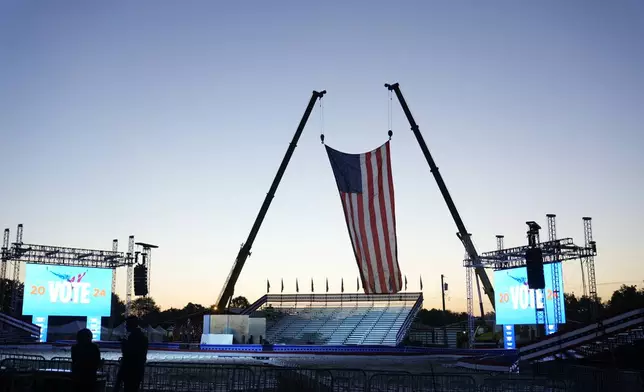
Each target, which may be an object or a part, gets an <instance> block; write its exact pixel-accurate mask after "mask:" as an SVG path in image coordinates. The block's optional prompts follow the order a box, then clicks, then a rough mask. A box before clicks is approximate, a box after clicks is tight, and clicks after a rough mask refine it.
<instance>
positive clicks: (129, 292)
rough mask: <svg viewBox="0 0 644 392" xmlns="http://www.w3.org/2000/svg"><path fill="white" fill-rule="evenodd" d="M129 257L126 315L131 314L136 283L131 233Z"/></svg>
mask: <svg viewBox="0 0 644 392" xmlns="http://www.w3.org/2000/svg"><path fill="white" fill-rule="evenodd" d="M127 259H128V260H130V262H129V263H128V264H127V270H126V274H127V278H126V279H125V286H126V287H125V316H126V317H127V316H129V315H130V307H131V306H132V286H133V284H134V260H135V254H134V236H133V235H131V236H130V237H129V238H128V242H127Z"/></svg>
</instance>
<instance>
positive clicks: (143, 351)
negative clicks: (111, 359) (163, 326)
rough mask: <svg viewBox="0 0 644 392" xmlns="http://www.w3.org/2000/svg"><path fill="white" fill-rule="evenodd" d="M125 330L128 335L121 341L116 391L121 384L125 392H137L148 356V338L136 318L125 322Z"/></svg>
mask: <svg viewBox="0 0 644 392" xmlns="http://www.w3.org/2000/svg"><path fill="white" fill-rule="evenodd" d="M125 328H126V329H127V331H128V332H129V335H128V336H127V338H125V339H123V340H122V341H121V353H122V356H121V367H120V368H119V374H118V381H117V388H116V390H118V389H119V387H120V384H121V382H123V390H124V391H125V392H138V390H139V388H140V387H141V382H142V381H143V373H144V371H145V362H146V361H147V356H148V338H147V336H145V334H144V333H143V331H142V330H141V328H139V319H138V318H137V317H136V316H130V317H128V318H127V319H126V320H125Z"/></svg>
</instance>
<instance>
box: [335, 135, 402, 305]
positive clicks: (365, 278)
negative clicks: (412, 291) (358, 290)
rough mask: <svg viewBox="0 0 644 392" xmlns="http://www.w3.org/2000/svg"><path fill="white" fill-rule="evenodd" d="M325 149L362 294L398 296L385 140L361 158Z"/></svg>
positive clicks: (391, 188) (398, 275) (391, 190)
mask: <svg viewBox="0 0 644 392" xmlns="http://www.w3.org/2000/svg"><path fill="white" fill-rule="evenodd" d="M325 147H326V151H327V154H328V156H329V160H330V161H331V168H332V169H333V174H334V176H335V181H336V184H337V186H338V191H339V192H340V199H341V200H342V208H343V209H344V217H345V221H346V224H347V228H348V229H349V236H350V238H351V244H352V245H353V252H354V255H355V258H356V262H357V263H358V269H359V270H360V279H361V280H362V288H363V289H364V292H365V293H367V294H373V293H397V292H399V291H400V290H401V289H402V278H401V273H400V268H399V266H398V250H397V240H396V210H395V207H394V184H393V178H392V174H391V155H390V142H386V143H385V144H383V145H382V146H380V147H378V148H377V149H375V150H373V151H369V152H366V153H362V154H347V153H344V152H340V151H337V150H334V149H333V148H331V147H329V146H325Z"/></svg>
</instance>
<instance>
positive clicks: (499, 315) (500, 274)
mask: <svg viewBox="0 0 644 392" xmlns="http://www.w3.org/2000/svg"><path fill="white" fill-rule="evenodd" d="M553 268H556V269H557V271H559V293H560V294H559V295H555V294H554V293H553V290H552V286H553V284H552V283H553V282H552V275H553V273H552V270H553ZM543 274H544V277H545V280H546V288H545V289H544V290H543V291H542V290H538V291H537V297H536V303H537V304H539V308H542V307H543V305H544V303H545V308H546V312H545V315H546V317H547V322H546V324H554V322H555V313H554V312H555V306H554V304H555V302H554V301H558V302H559V308H560V309H561V324H564V323H565V322H566V312H565V303H564V297H563V290H564V287H563V273H562V270H561V263H560V262H558V263H552V264H545V265H544V266H543ZM494 286H495V287H494V291H495V294H496V298H495V306H496V323H497V324H505V325H511V324H536V311H535V293H534V292H535V290H530V289H528V273H527V270H526V267H520V268H512V269H507V270H500V271H494Z"/></svg>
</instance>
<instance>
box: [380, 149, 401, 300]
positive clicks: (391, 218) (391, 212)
mask: <svg viewBox="0 0 644 392" xmlns="http://www.w3.org/2000/svg"><path fill="white" fill-rule="evenodd" d="M384 151H385V155H386V157H387V159H386V167H387V188H388V189H387V192H386V195H385V197H386V199H387V200H386V201H387V207H389V208H387V221H388V222H389V224H390V227H389V231H388V233H389V242H390V244H391V252H390V255H391V258H392V264H393V265H394V268H395V275H394V279H395V281H396V283H397V287H398V291H400V289H401V288H402V276H401V272H400V265H399V264H398V240H397V239H396V203H395V201H394V179H393V174H392V170H391V148H390V145H389V143H387V144H386V145H385V148H384Z"/></svg>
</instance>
